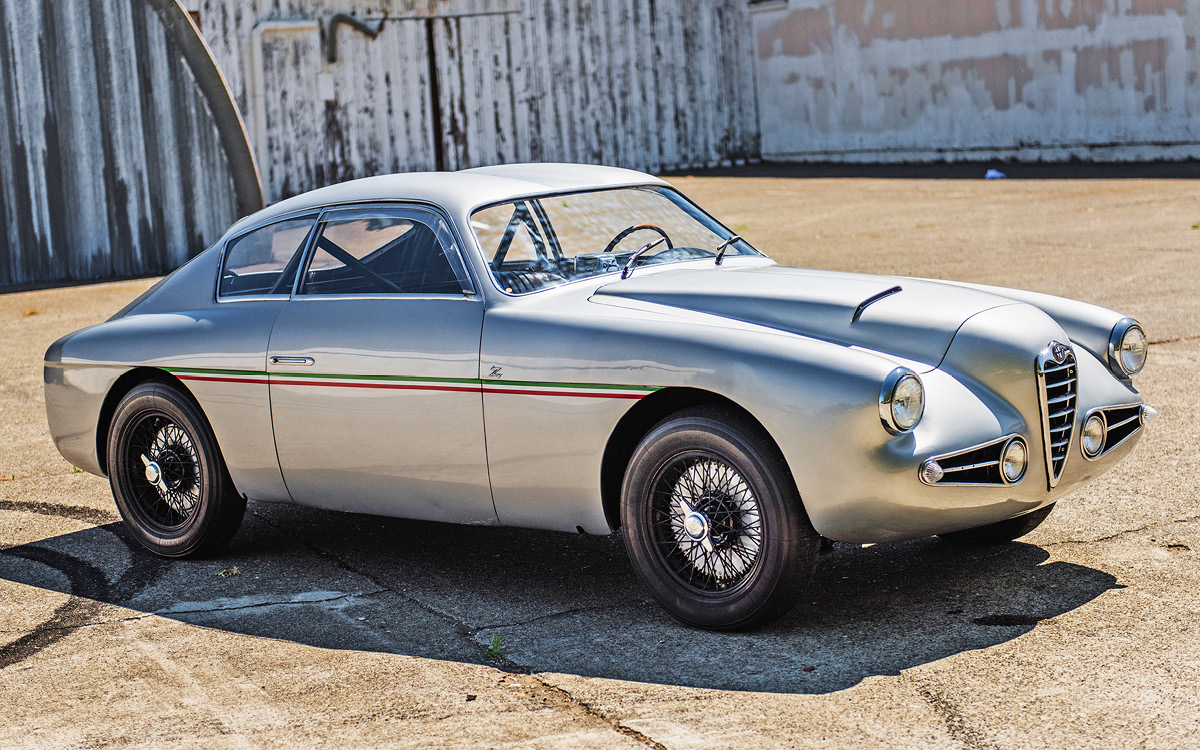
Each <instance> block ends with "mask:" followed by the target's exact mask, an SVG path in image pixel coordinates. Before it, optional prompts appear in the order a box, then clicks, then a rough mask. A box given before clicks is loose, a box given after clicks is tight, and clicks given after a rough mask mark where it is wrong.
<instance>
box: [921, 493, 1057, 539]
mask: <svg viewBox="0 0 1200 750" xmlns="http://www.w3.org/2000/svg"><path fill="white" fill-rule="evenodd" d="M1052 510H1054V503H1050V504H1049V505H1047V506H1046V507H1045V508H1038V509H1037V510H1035V511H1034V512H1032V513H1026V514H1025V515H1023V516H1017V517H1016V518H1009V519H1006V520H1004V521H997V522H996V523H989V524H988V525H987V526H977V527H975V528H973V529H963V530H962V531H952V532H949V533H947V534H938V536H939V537H941V538H942V539H945V540H947V541H951V542H958V543H961V544H1004V543H1005V542H1011V541H1012V540H1014V539H1016V538H1018V537H1022V536H1025V535H1026V534H1028V533H1029V532H1031V531H1033V530H1034V529H1036V528H1037V527H1038V526H1041V525H1042V521H1045V520H1046V516H1048V515H1050V511H1052Z"/></svg>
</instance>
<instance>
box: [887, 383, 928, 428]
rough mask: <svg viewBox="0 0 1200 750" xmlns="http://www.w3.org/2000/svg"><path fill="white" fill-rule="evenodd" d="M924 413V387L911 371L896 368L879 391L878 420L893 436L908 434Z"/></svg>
mask: <svg viewBox="0 0 1200 750" xmlns="http://www.w3.org/2000/svg"><path fill="white" fill-rule="evenodd" d="M924 413H925V386H923V385H922V384H921V379H920V378H919V377H917V374H916V373H915V372H913V371H912V370H906V369H904V368H903V367H897V368H896V369H895V370H892V371H891V372H890V373H888V376H887V377H886V378H884V380H883V388H881V389H880V391H879V419H880V421H881V422H883V426H884V427H885V428H886V429H887V431H888V432H890V433H892V434H893V435H899V434H901V433H905V432H908V431H909V430H911V429H912V428H914V427H916V426H917V422H920V421H921V415H922V414H924Z"/></svg>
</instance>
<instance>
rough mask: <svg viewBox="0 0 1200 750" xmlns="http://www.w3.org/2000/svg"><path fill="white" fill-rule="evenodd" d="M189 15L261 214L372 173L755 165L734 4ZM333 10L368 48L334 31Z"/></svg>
mask: <svg viewBox="0 0 1200 750" xmlns="http://www.w3.org/2000/svg"><path fill="white" fill-rule="evenodd" d="M193 2H194V4H195V5H196V7H197V10H198V11H199V14H200V18H201V28H202V31H203V33H204V35H205V38H206V39H207V40H208V42H209V44H210V45H211V46H212V48H213V50H214V55H215V56H216V58H217V60H218V62H219V63H220V65H221V67H222V69H223V70H224V71H225V73H226V75H227V77H228V79H229V81H230V85H231V88H232V89H233V91H234V92H235V95H236V98H237V101H238V102H239V104H241V106H242V108H243V112H245V115H246V118H247V121H248V123H249V125H250V132H251V140H252V141H253V142H254V145H255V148H256V153H257V154H258V156H259V164H260V166H261V168H262V170H263V173H264V182H265V183H266V191H267V194H268V198H269V199H270V200H278V199H280V198H283V197H286V196H288V195H293V194H295V193H298V192H301V191H303V190H307V189H311V188H314V187H319V186H321V185H326V184H330V183H332V182H336V181H338V180H342V179H346V178H349V177H361V176H367V175H371V174H378V173H380V172H397V171H410V170H418V169H433V168H443V169H458V168H464V167H472V166H482V165H488V164H497V163H504V162H513V161H527V160H533V161H576V162H591V163H605V164H616V165H622V166H629V167H634V168H641V169H649V170H655V171H657V170H663V169H672V168H685V167H692V166H704V165H717V164H722V163H726V164H727V163H731V162H733V161H742V160H748V159H753V158H756V157H757V154H758V130H757V112H756V108H755V93H754V57H753V48H754V47H753V44H754V42H753V38H752V36H751V34H750V15H749V11H748V9H747V5H746V3H745V2H744V0H717V1H716V2H714V1H712V0H571V1H570V2H563V1H562V0H425V1H424V2H415V1H407V2H406V1H402V0H391V1H390V2H389V1H388V0H383V1H382V2H374V3H370V4H368V3H362V2H356V1H354V0H193ZM335 13H347V14H350V15H353V16H355V17H356V18H358V19H360V20H362V21H363V22H365V23H366V24H367V25H368V26H369V27H371V28H372V29H373V28H378V29H379V34H378V36H377V37H376V38H374V39H371V38H370V37H369V35H365V34H363V33H362V32H361V31H359V30H356V29H354V28H352V27H350V26H348V25H341V26H338V27H337V28H336V29H334V30H333V31H332V32H331V31H330V30H329V29H328V28H327V26H326V23H327V21H328V19H329V18H330V17H331V16H332V15H333V14H335ZM267 28H271V29H279V31H278V33H276V32H270V33H266V34H264V33H263V30H264V29H267ZM421 29H423V30H424V37H423V38H422V32H421V31H419V30H421ZM329 34H334V35H336V44H337V61H336V62H333V63H330V62H328V60H327V59H325V57H323V55H322V49H323V47H324V46H325V45H327V44H328V41H329V40H328V35H329ZM323 35H324V36H323ZM256 56H257V57H256ZM384 86H390V87H391V90H390V92H387V93H382V92H381V90H380V89H381V87H384ZM259 97H261V98H262V101H261V102H260V101H258V99H259Z"/></svg>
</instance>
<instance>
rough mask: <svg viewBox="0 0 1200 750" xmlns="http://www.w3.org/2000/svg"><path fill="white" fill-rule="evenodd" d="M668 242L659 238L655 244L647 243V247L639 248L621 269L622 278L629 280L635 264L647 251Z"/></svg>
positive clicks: (663, 238) (664, 238)
mask: <svg viewBox="0 0 1200 750" xmlns="http://www.w3.org/2000/svg"><path fill="white" fill-rule="evenodd" d="M666 241H667V238H666V237H659V238H658V239H657V240H655V241H654V242H647V243H646V244H645V245H642V246H641V247H639V248H638V249H637V252H636V253H634V254H633V255H631V256H629V260H628V261H627V262H626V263H625V267H624V268H622V269H621V278H622V279H628V278H629V277H630V276H632V275H633V264H634V263H636V262H637V259H638V258H640V257H642V253H644V252H646V251H647V250H649V249H650V248H652V247H656V246H658V245H661V244H662V243H664V242H666Z"/></svg>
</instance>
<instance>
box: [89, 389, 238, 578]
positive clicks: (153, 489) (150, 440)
mask: <svg viewBox="0 0 1200 750" xmlns="http://www.w3.org/2000/svg"><path fill="white" fill-rule="evenodd" d="M107 457H108V479H109V484H110V485H111V486H112V492H113V497H114V498H115V499H116V501H117V509H118V510H119V511H120V513H121V518H122V520H124V521H125V526H126V528H127V529H128V530H129V532H130V533H131V534H132V535H133V537H134V538H135V539H137V541H138V542H140V543H141V544H142V546H144V547H145V548H146V549H148V550H150V551H151V552H154V553H155V554H158V555H162V556H164V557H193V556H199V555H205V554H210V553H213V552H216V551H217V550H218V549H220V548H221V547H223V546H225V544H226V543H228V542H229V540H230V539H231V538H233V535H234V533H235V532H236V531H237V529H238V526H239V525H241V522H242V515H243V513H245V510H246V500H245V498H243V497H241V496H239V495H238V494H237V491H236V490H235V489H234V487H233V482H232V481H231V480H230V478H229V472H228V471H227V470H226V468H225V462H224V461H223V460H222V458H221V452H220V450H219V449H218V448H217V441H216V439H215V438H214V437H213V434H212V430H211V429H210V428H209V426H208V421H207V420H206V419H205V418H204V414H203V412H201V411H200V408H199V407H198V406H196V404H195V403H194V402H192V401H191V399H189V398H188V397H187V396H186V395H185V394H184V393H183V392H182V391H180V390H179V389H178V388H176V387H174V386H171V385H167V384H165V383H158V382H150V383H143V384H142V385H139V386H137V387H135V388H134V389H133V390H131V391H130V392H129V393H127V394H126V395H125V398H123V399H121V403H120V404H119V405H118V406H117V410H116V412H115V413H114V414H113V419H112V424H111V426H110V428H109V433H108V453H107Z"/></svg>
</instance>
